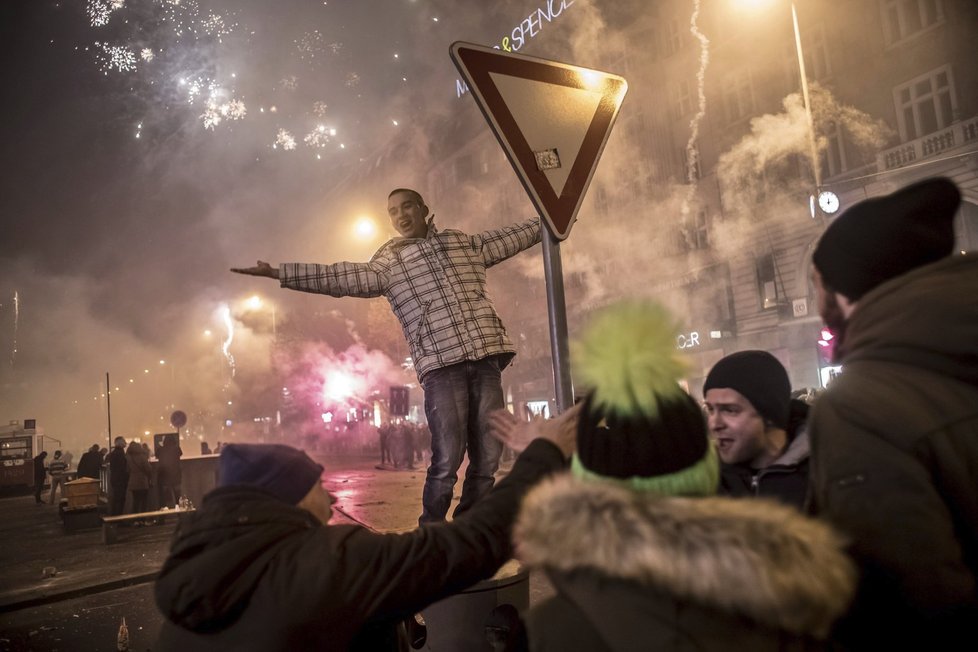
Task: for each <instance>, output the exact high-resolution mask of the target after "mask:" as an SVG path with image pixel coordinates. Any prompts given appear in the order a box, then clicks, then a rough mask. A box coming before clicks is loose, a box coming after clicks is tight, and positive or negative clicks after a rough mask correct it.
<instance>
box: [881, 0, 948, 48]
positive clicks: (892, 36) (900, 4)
mask: <svg viewBox="0 0 978 652" xmlns="http://www.w3.org/2000/svg"><path fill="white" fill-rule="evenodd" d="M882 2H883V4H882V8H883V29H884V30H885V36H886V44H887V45H895V44H897V43H899V42H900V41H903V40H906V39H908V38H911V37H912V36H916V35H917V34H919V33H920V32H922V31H924V30H926V29H929V28H930V27H933V26H934V25H937V24H939V23H943V22H944V7H943V6H942V4H941V0H882Z"/></svg>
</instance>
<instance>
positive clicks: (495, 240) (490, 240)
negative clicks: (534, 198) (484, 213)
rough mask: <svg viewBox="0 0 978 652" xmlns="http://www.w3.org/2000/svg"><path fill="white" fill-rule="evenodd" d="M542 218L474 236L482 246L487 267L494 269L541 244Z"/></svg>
mask: <svg viewBox="0 0 978 652" xmlns="http://www.w3.org/2000/svg"><path fill="white" fill-rule="evenodd" d="M540 228H541V227H540V218H537V217H533V218H530V219H528V220H526V221H524V222H518V223H516V224H511V225H509V226H505V227H503V228H501V229H492V230H490V231H483V232H482V233H480V234H479V235H476V236H473V238H474V239H476V240H477V241H481V243H479V242H477V244H481V246H482V258H483V260H485V263H486V267H492V266H493V265H495V264H497V263H501V262H503V261H504V260H506V259H507V258H510V257H512V256H515V255H516V254H518V253H520V252H521V251H523V250H524V249H529V248H530V247H532V246H533V245H535V244H536V243H538V242H540V238H541V231H540Z"/></svg>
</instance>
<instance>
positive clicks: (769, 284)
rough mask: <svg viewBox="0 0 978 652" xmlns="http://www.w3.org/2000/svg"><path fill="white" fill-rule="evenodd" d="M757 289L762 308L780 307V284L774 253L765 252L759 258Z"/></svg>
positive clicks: (757, 263) (757, 262)
mask: <svg viewBox="0 0 978 652" xmlns="http://www.w3.org/2000/svg"><path fill="white" fill-rule="evenodd" d="M756 265H757V290H758V292H759V293H760V299H761V308H763V309H764V310H767V309H769V308H777V307H778V284H777V275H776V272H775V268H774V254H765V255H763V256H761V257H760V258H758V259H757V261H756Z"/></svg>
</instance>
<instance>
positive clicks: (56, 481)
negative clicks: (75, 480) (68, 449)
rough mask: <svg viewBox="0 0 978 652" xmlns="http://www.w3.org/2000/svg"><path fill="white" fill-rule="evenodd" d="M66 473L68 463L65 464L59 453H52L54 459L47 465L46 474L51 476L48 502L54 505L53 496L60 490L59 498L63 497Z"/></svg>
mask: <svg viewBox="0 0 978 652" xmlns="http://www.w3.org/2000/svg"><path fill="white" fill-rule="evenodd" d="M67 473H68V463H67V462H65V458H64V456H63V455H62V454H61V451H59V450H57V451H54V458H53V459H52V460H51V462H50V464H48V474H49V475H50V476H51V499H50V500H49V502H50V503H51V504H52V505H53V504H54V494H55V492H57V491H58V488H59V487H60V488H61V497H62V498H63V497H64V493H65V490H64V486H65V479H66V477H65V476H66V474H67Z"/></svg>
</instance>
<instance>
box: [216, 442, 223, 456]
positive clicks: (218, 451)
mask: <svg viewBox="0 0 978 652" xmlns="http://www.w3.org/2000/svg"><path fill="white" fill-rule="evenodd" d="M223 448H224V445H223V444H222V443H221V442H217V446H215V447H214V454H215V455H220V454H221V450H222V449H223Z"/></svg>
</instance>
